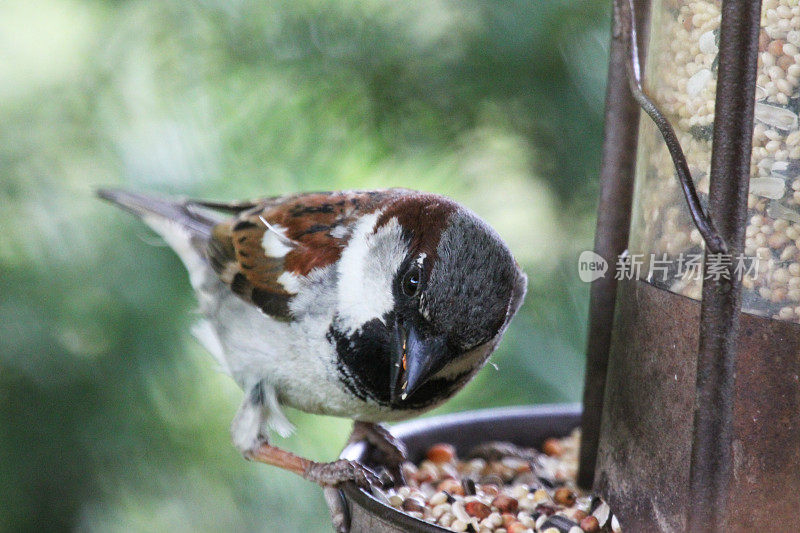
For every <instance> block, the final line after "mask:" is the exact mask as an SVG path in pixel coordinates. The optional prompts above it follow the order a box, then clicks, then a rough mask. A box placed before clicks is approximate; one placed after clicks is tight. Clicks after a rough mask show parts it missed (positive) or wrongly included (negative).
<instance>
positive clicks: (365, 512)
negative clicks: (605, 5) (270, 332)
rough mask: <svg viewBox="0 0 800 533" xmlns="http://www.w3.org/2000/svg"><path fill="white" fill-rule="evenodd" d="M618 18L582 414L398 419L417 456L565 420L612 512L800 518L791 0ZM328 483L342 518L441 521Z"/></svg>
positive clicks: (654, 519) (667, 517)
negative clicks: (601, 264) (577, 431)
mask: <svg viewBox="0 0 800 533" xmlns="http://www.w3.org/2000/svg"><path fill="white" fill-rule="evenodd" d="M613 19H614V20H613V29H612V41H611V56H610V63H609V74H608V87H607V97H606V121H605V141H604V149H603V166H602V169H601V176H600V183H601V191H600V206H599V210H598V222H597V233H596V238H595V253H596V254H597V255H599V256H601V257H602V259H603V260H604V261H605V262H606V263H607V265H608V270H607V272H606V275H605V276H603V277H600V278H599V279H596V280H595V281H594V282H593V284H592V288H591V302H590V316H589V342H588V347H587V374H586V384H585V393H584V403H583V412H582V414H581V413H580V412H579V411H578V409H576V408H575V407H570V406H565V407H563V408H558V409H555V410H553V409H549V408H544V409H542V408H532V409H530V408H529V409H528V410H522V411H489V412H484V413H469V414H464V415H452V416H449V417H445V418H439V419H437V418H434V419H427V420H422V421H417V422H412V423H409V424H406V425H403V426H401V427H396V428H394V429H393V431H395V432H396V433H397V435H398V436H399V437H401V438H402V439H403V440H404V441H405V442H406V444H407V445H408V447H409V451H410V452H411V455H412V457H411V458H412V459H417V458H419V456H420V454H421V453H422V450H424V449H425V448H426V446H428V445H430V444H431V443H432V442H435V441H439V440H443V441H450V442H453V443H454V444H455V445H456V447H457V448H459V451H461V449H462V448H468V447H469V446H472V445H474V444H477V441H476V439H480V438H490V439H492V440H498V439H505V440H510V441H512V442H516V443H518V444H524V445H537V444H538V443H540V441H541V440H542V439H543V438H544V437H546V436H558V435H563V434H565V433H566V432H568V431H569V429H571V428H572V427H574V426H575V425H576V424H577V422H578V420H579V419H580V423H581V426H582V430H583V441H582V445H581V465H580V472H579V480H578V481H579V484H581V485H582V486H583V487H584V488H586V489H590V488H593V490H594V492H596V493H599V494H600V495H601V496H602V497H603V498H604V499H605V500H606V501H607V502H608V503H609V504H610V505H611V507H612V509H614V512H615V514H616V516H617V517H618V519H619V522H620V523H621V525H622V528H623V530H627V531H665V532H666V531H693V532H694V531H754V530H761V529H771V530H776V531H800V512H798V509H797V502H798V494H800V124H798V113H799V112H800V6H799V5H798V1H797V0H764V4H763V6H762V5H761V2H760V1H745V0H723V1H722V2H721V3H720V2H719V1H715V0H692V1H689V0H654V1H653V2H652V4H651V2H650V0H615V2H614V17H613ZM641 111H644V113H642V112H641ZM343 457H345V458H348V459H356V460H361V461H365V462H367V463H369V459H370V451H369V449H368V448H367V447H366V446H365V445H364V444H363V443H358V444H354V445H351V446H349V447H348V448H347V449H346V450H345V451H344V453H343ZM328 496H329V501H330V498H331V497H332V498H333V500H337V501H338V498H339V497H341V498H342V501H341V506H342V507H343V508H344V509H345V510H346V511H347V513H346V514H347V515H348V519H347V524H348V525H349V526H350V527H351V530H352V531H377V530H382V531H398V532H399V531H410V530H420V531H444V530H443V529H442V528H441V527H438V526H435V525H432V524H425V523H422V522H420V521H415V520H414V519H411V518H408V517H406V516H405V515H402V513H400V512H398V511H397V510H395V509H392V508H390V507H388V506H386V505H383V504H381V503H380V502H378V501H377V500H375V499H374V498H372V497H371V496H370V495H368V494H367V493H366V492H362V491H359V490H358V489H357V488H355V486H353V485H346V486H345V487H343V490H342V491H341V492H340V493H337V492H335V491H329V494H328ZM334 503H335V504H337V505H339V504H338V503H336V502H334ZM345 529H346V528H345Z"/></svg>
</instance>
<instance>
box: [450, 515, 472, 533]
mask: <svg viewBox="0 0 800 533" xmlns="http://www.w3.org/2000/svg"><path fill="white" fill-rule="evenodd" d="M467 523H468V522H465V521H464V520H459V519H458V518H456V519H455V520H453V523H452V524H450V529H452V530H453V531H459V532H460V531H466V530H467Z"/></svg>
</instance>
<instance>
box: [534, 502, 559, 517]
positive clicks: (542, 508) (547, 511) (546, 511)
mask: <svg viewBox="0 0 800 533" xmlns="http://www.w3.org/2000/svg"><path fill="white" fill-rule="evenodd" d="M536 512H537V513H541V514H543V515H545V516H550V515H551V514H554V513H555V512H556V509H555V507H551V506H549V505H545V504H541V503H540V504H539V505H537V506H536Z"/></svg>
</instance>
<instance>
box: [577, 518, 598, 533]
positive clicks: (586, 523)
mask: <svg viewBox="0 0 800 533" xmlns="http://www.w3.org/2000/svg"><path fill="white" fill-rule="evenodd" d="M580 526H581V529H582V530H584V531H586V533H596V532H597V531H600V522H599V521H598V520H597V518H595V517H594V516H587V517H586V518H584V519H583V520H581V523H580Z"/></svg>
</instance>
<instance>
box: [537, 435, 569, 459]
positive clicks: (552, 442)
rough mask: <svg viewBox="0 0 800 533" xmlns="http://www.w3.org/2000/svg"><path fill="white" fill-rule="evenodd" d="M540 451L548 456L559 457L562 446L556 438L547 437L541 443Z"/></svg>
mask: <svg viewBox="0 0 800 533" xmlns="http://www.w3.org/2000/svg"><path fill="white" fill-rule="evenodd" d="M542 451H543V452H544V453H546V454H547V455H549V456H550V457H559V456H560V455H561V454H562V453H564V448H563V447H562V446H561V443H560V442H559V441H558V439H547V440H546V441H544V443H543V444H542Z"/></svg>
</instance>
